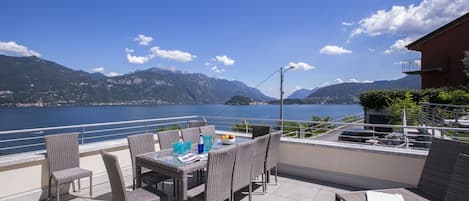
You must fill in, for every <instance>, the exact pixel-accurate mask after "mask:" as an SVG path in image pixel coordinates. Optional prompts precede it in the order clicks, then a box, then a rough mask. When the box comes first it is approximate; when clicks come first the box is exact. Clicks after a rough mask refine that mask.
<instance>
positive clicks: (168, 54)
mask: <svg viewBox="0 0 469 201" xmlns="http://www.w3.org/2000/svg"><path fill="white" fill-rule="evenodd" d="M134 51H135V50H133V49H130V48H125V52H126V53H127V61H128V62H129V63H134V64H144V63H146V62H148V61H150V60H151V59H153V58H155V57H160V58H163V59H168V60H173V61H178V62H188V61H192V60H193V59H195V58H196V57H197V56H196V55H193V54H191V53H188V52H183V51H180V50H162V49H160V47H156V46H155V47H152V48H150V51H151V53H150V54H148V55H145V56H135V55H132V54H131V53H133V52H134Z"/></svg>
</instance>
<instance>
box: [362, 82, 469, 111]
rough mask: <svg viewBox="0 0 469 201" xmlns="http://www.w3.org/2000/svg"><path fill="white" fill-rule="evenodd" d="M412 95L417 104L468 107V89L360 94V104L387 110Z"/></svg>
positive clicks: (389, 91)
mask: <svg viewBox="0 0 469 201" xmlns="http://www.w3.org/2000/svg"><path fill="white" fill-rule="evenodd" d="M406 93H410V95H411V99H412V101H413V102H415V103H416V104H419V103H422V102H430V103H441V104H456V105H468V104H469V92H468V89H467V87H466V88H464V87H462V88H461V89H453V90H448V89H443V88H439V89H423V90H379V91H378V90H375V91H367V92H363V93H361V94H360V104H361V105H362V106H363V107H365V108H373V109H385V108H387V107H389V104H390V103H391V102H392V101H393V100H395V99H405V98H406Z"/></svg>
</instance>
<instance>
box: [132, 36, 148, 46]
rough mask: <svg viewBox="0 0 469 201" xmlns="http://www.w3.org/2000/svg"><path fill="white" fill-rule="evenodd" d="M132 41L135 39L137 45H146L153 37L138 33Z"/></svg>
mask: <svg viewBox="0 0 469 201" xmlns="http://www.w3.org/2000/svg"><path fill="white" fill-rule="evenodd" d="M134 41H137V42H138V44H139V45H142V46H147V45H149V44H150V43H151V41H153V38H152V37H150V36H145V35H143V34H139V35H138V36H137V37H135V38H134Z"/></svg>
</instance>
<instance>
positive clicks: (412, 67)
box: [401, 58, 422, 73]
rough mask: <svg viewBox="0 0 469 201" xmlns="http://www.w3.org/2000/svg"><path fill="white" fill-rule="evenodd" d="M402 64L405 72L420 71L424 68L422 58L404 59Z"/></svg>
mask: <svg viewBox="0 0 469 201" xmlns="http://www.w3.org/2000/svg"><path fill="white" fill-rule="evenodd" d="M401 65H402V72H403V73H410V72H419V71H421V70H422V65H421V62H420V58H418V59H407V60H402V61H401Z"/></svg>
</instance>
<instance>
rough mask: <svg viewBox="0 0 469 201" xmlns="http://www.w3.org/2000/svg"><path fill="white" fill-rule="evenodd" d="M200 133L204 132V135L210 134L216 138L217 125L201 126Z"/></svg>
mask: <svg viewBox="0 0 469 201" xmlns="http://www.w3.org/2000/svg"><path fill="white" fill-rule="evenodd" d="M200 133H202V134H204V135H210V136H212V137H213V138H214V139H215V137H216V133H215V126H214V125H209V126H201V127H200Z"/></svg>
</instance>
